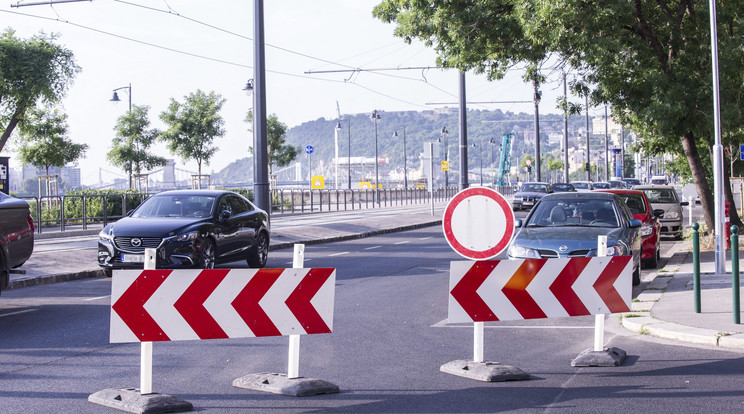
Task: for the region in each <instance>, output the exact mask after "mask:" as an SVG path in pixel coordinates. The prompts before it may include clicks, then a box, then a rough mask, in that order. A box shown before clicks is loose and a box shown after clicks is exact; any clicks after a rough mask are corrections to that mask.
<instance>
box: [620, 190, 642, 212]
mask: <svg viewBox="0 0 744 414" xmlns="http://www.w3.org/2000/svg"><path fill="white" fill-rule="evenodd" d="M618 195H619V196H620V198H622V199H623V201H625V204H626V205H627V206H628V208H629V209H630V212H631V213H633V214H646V212H647V211H648V210H646V203H645V202H644V201H643V197H642V196H641V195H640V194H618Z"/></svg>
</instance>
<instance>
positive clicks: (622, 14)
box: [374, 0, 744, 228]
mask: <svg viewBox="0 0 744 414" xmlns="http://www.w3.org/2000/svg"><path fill="white" fill-rule="evenodd" d="M708 4H709V2H708V1H705V0H672V1H654V2H651V1H633V2H628V1H612V2H607V1H594V2H587V1H583V0H553V1H543V0H495V1H488V2H477V3H474V2H471V1H465V0H454V1H450V0H433V1H427V2H419V1H414V0H386V1H383V2H382V3H381V4H380V5H378V6H377V7H376V8H375V11H374V14H375V16H377V17H379V18H380V19H382V20H384V21H387V22H393V21H394V22H395V23H396V24H397V26H396V34H397V35H398V36H400V37H403V38H404V39H405V40H407V41H410V40H411V39H412V38H419V39H421V40H423V41H424V42H426V43H428V44H429V45H432V46H433V47H435V49H436V50H437V52H438V62H439V63H440V64H441V65H443V66H446V67H455V68H458V69H461V70H467V69H471V68H472V69H475V70H476V71H480V72H485V73H487V74H489V76H491V77H493V78H498V77H499V76H500V75H501V74H502V73H504V72H505V71H506V70H508V69H509V67H510V66H511V65H513V64H516V63H519V62H526V63H527V64H531V63H534V62H539V61H543V59H542V58H543V57H545V56H553V57H554V60H555V62H557V65H558V67H561V66H562V67H564V68H566V69H567V70H573V71H575V72H578V74H579V77H578V78H579V79H580V80H579V81H576V82H574V83H575V84H574V88H573V89H574V90H581V89H585V88H588V87H590V86H591V90H592V91H591V95H590V99H591V102H590V103H591V104H595V105H596V104H603V103H609V104H611V105H612V113H613V117H615V118H616V119H618V120H619V121H620V122H621V123H622V124H623V125H625V126H626V127H630V129H632V130H634V131H635V132H637V133H638V134H640V135H641V136H643V137H644V138H645V140H644V142H643V143H642V147H643V150H644V153H645V154H652V155H653V154H660V153H664V152H666V153H671V154H675V155H679V156H684V157H685V158H686V159H687V161H688V163H689V165H690V171H691V174H692V176H693V178H694V180H695V183H696V185H697V187H698V194H700V195H701V202H702V206H703V210H704V213H705V222H706V226H707V228H713V227H714V225H713V210H714V208H713V207H714V206H713V192H712V191H711V188H712V186H711V185H710V182H709V179H710V178H709V177H708V176H707V175H706V164H710V162H711V161H710V157H708V156H704V155H706V154H711V153H712V144H713V142H714V137H713V135H712V134H713V96H712V85H711V78H712V76H711V64H710V60H711V47H710V27H709V24H710V23H709V12H708ZM717 7H718V10H717V16H718V27H719V30H718V48H719V75H720V84H721V88H720V89H721V102H722V113H721V116H722V125H724V126H725V127H726V131H725V132H724V133H725V135H724V137H723V139H724V142H723V143H724V145H726V144H728V143H735V142H736V141H741V140H742V135H743V134H742V133H743V132H744V112H742V111H741V109H740V108H741V107H742V105H741V102H742V101H744V71H742V70H741V68H742V66H744V36H742V27H744V15H742V14H741V13H740V11H741V10H742V9H744V2H742V1H741V0H733V1H726V2H718V6H717ZM531 69H532V70H537V69H538V67H537V65H533V66H532V67H531ZM727 167H728V166H727ZM728 176H729V174H727V173H724V189H725V191H726V198H727V199H728V201H730V202H733V196H732V195H731V191H730V186H729V185H728ZM732 213H733V214H732V218H731V219H732V223H735V224H739V223H740V220H739V218H738V216H737V215H736V214H735V212H732Z"/></svg>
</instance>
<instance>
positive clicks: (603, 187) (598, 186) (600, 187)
mask: <svg viewBox="0 0 744 414" xmlns="http://www.w3.org/2000/svg"><path fill="white" fill-rule="evenodd" d="M594 188H595V189H598V190H606V189H609V188H612V186H611V185H610V183H594Z"/></svg>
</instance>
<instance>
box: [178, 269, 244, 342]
mask: <svg viewBox="0 0 744 414" xmlns="http://www.w3.org/2000/svg"><path fill="white" fill-rule="evenodd" d="M228 272H230V270H229V269H206V270H202V271H201V272H200V273H199V275H198V276H197V277H196V279H195V280H194V281H193V282H192V283H191V284H190V285H189V286H188V288H187V289H186V291H185V292H183V294H182V295H181V296H180V297H179V298H178V300H176V302H175V303H174V304H173V307H174V308H176V310H178V312H179V313H180V314H181V316H183V319H184V320H185V321H186V323H188V324H189V325H190V326H191V328H192V329H193V330H194V332H195V333H196V334H197V335H198V336H199V339H222V338H228V336H227V334H226V333H225V331H224V330H223V329H222V327H220V325H219V323H217V321H215V320H214V318H213V317H212V315H211V314H210V313H209V311H208V310H207V308H205V307H204V302H206V301H207V299H208V298H209V296H210V295H212V293H213V292H214V290H215V289H217V286H219V285H220V283H222V281H223V280H224V279H225V276H227V274H228Z"/></svg>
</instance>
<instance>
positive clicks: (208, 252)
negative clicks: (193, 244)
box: [197, 239, 215, 269]
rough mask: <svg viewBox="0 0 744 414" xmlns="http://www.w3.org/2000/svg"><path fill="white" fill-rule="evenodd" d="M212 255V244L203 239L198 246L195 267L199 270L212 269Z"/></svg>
mask: <svg viewBox="0 0 744 414" xmlns="http://www.w3.org/2000/svg"><path fill="white" fill-rule="evenodd" d="M214 254H215V253H214V242H213V241H212V240H210V239H204V241H202V242H201V246H199V262H198V263H197V267H198V268H200V269H214Z"/></svg>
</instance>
